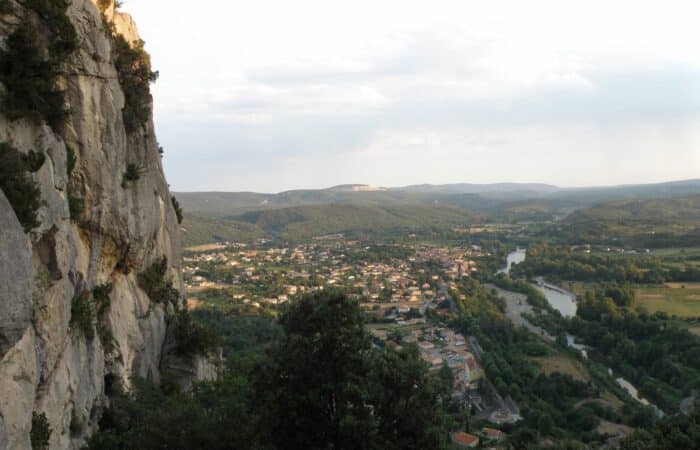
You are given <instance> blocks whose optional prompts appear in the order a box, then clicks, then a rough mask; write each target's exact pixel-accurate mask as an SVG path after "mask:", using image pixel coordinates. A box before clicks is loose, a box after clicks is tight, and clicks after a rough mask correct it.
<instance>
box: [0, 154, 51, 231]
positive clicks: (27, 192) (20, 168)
mask: <svg viewBox="0 0 700 450" xmlns="http://www.w3.org/2000/svg"><path fill="white" fill-rule="evenodd" d="M44 159H45V156H44V154H43V153H37V152H34V151H31V152H29V153H27V154H22V153H20V152H19V151H18V150H17V149H15V148H14V147H12V146H11V145H9V144H7V143H5V142H2V143H0V189H2V192H3V193H4V194H5V197H6V198H7V200H8V201H9V202H10V205H12V209H13V210H14V211H15V215H16V216H17V219H18V220H19V222H20V223H21V224H22V227H23V228H24V231H25V232H29V231H31V230H32V229H34V228H36V227H38V226H39V225H40V222H39V218H38V215H37V212H38V210H39V208H40V207H41V190H40V189H39V185H38V184H37V183H35V182H34V181H33V180H32V179H31V176H30V173H31V172H36V171H38V170H39V169H40V168H41V166H42V165H43V163H44Z"/></svg>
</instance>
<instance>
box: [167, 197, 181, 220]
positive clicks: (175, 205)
mask: <svg viewBox="0 0 700 450" xmlns="http://www.w3.org/2000/svg"><path fill="white" fill-rule="evenodd" d="M170 199H171V200H172V202H173V208H175V215H176V216H177V223H182V219H183V214H182V207H181V206H180V202H178V201H177V199H176V198H175V196H172V197H171V198H170Z"/></svg>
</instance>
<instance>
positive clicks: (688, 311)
mask: <svg viewBox="0 0 700 450" xmlns="http://www.w3.org/2000/svg"><path fill="white" fill-rule="evenodd" d="M636 293H637V305H638V306H642V307H643V308H645V309H647V310H648V311H649V312H656V311H662V312H665V313H667V314H669V315H675V316H678V317H683V318H688V317H700V283H667V284H665V285H663V286H649V287H639V288H637V290H636Z"/></svg>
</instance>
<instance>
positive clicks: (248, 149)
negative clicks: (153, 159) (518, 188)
mask: <svg viewBox="0 0 700 450" xmlns="http://www.w3.org/2000/svg"><path fill="white" fill-rule="evenodd" d="M123 10H125V11H127V12H129V13H131V14H132V15H133V16H134V19H135V20H136V23H137V24H138V26H139V31H140V33H141V35H142V37H143V39H144V40H145V41H146V49H147V50H148V51H149V52H150V53H151V56H152V60H153V65H154V68H155V69H156V70H159V71H160V78H159V80H158V82H157V83H156V84H155V85H154V86H153V94H154V97H155V120H156V129H157V133H158V137H159V140H160V141H161V144H162V145H163V146H164V147H165V156H164V165H165V170H166V175H167V177H168V181H169V182H170V184H171V187H172V188H173V189H174V190H178V191H199V190H222V191H259V192H278V191H282V190H287V189H294V188H321V187H328V186H332V185H336V184H345V183H366V184H372V185H376V186H400V185H408V184H420V183H433V184H442V183H458V182H466V183H488V182H503V181H509V182H545V183H551V184H556V185H560V186H590V185H602V184H605V185H609V184H626V183H648V182H658V181H667V180H674V179H688V178H700V48H698V45H699V44H698V43H700V26H698V17H700V4H698V2H697V1H674V0H666V1H663V2H662V1H653V2H652V1H640V0H636V1H628V0H615V1H611V0H606V1H597V0H588V1H562V0H550V1H544V0H542V1H540V0H528V1H518V0H513V1H499V0H489V1H484V0H479V1H474V0H454V1H452V0H450V1H447V0H431V1H427V0H423V1H410V0H400V1H399V0H396V1H395V0H372V1H365V0H353V1H352V2H350V1H342V2H341V1H334V0H318V1H307V0H296V1H282V0H276V1H271V0H254V1H246V2H243V1H241V2H222V1H214V0H198V1H196V2H193V1H191V0H189V1H185V0H167V1H166V0H126V1H125V2H124V6H123Z"/></svg>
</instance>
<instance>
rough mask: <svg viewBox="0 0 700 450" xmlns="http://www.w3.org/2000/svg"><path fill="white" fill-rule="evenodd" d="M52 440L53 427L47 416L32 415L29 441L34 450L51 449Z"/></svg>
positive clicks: (34, 413)
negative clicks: (50, 440) (50, 442)
mask: <svg viewBox="0 0 700 450" xmlns="http://www.w3.org/2000/svg"><path fill="white" fill-rule="evenodd" d="M50 438H51V426H50V425H49V421H48V420H47V419H46V414H44V413H41V414H37V413H36V412H33V413H32V431H31V432H30V433H29V439H30V441H31V443H32V450H46V449H48V448H49V439H50Z"/></svg>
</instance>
